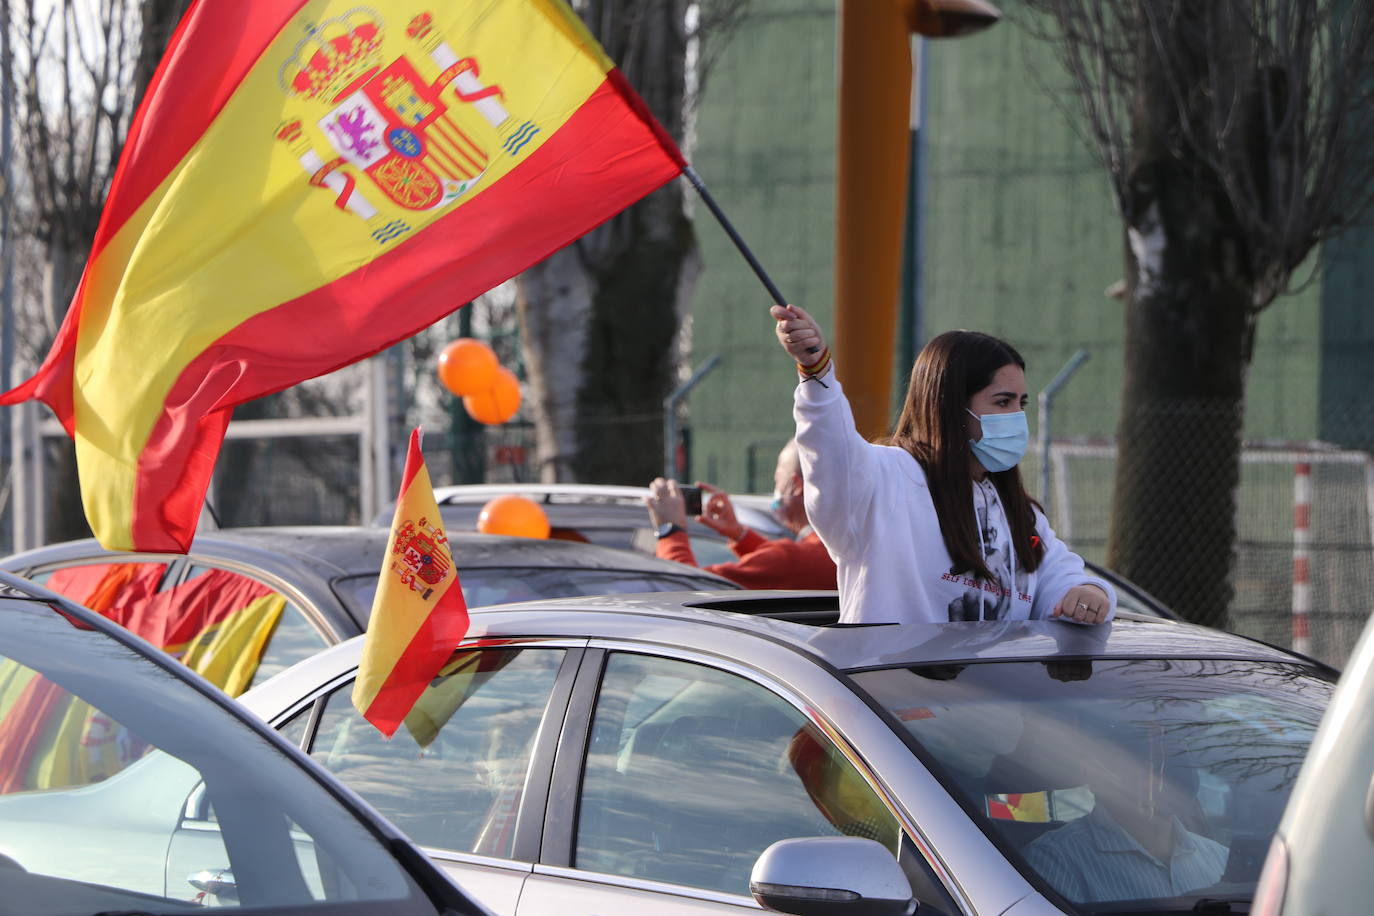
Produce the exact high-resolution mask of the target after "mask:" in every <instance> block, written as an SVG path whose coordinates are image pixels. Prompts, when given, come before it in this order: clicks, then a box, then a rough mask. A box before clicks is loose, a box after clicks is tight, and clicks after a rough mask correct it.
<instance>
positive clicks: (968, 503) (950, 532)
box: [887, 331, 1045, 588]
mask: <svg viewBox="0 0 1374 916" xmlns="http://www.w3.org/2000/svg"><path fill="white" fill-rule="evenodd" d="M1012 364H1015V365H1017V366H1020V367H1021V369H1022V370H1023V371H1024V370H1025V368H1026V361H1025V360H1024V359H1022V358H1021V354H1020V353H1018V352H1016V348H1015V347H1013V346H1012V345H1011V344H1009V343H1007V342H1006V341H1003V340H998V339H997V338H996V337H992V336H991V335H988V334H980V333H978V332H977V331H946V332H945V333H944V334H941V335H940V336H938V337H935V338H933V339H932V340H931V341H930V342H929V343H927V344H926V345H925V346H924V347H923V348H922V349H921V352H920V355H918V356H917V357H916V364H915V365H913V366H912V367H911V383H910V384H909V385H908V386H907V390H906V402H905V403H904V404H903V405H902V413H901V415H900V416H899V417H898V418H897V426H896V428H895V429H894V430H893V433H892V435H891V436H890V437H889V438H888V440H887V443H888V444H889V445H896V446H900V447H901V448H904V449H906V450H907V451H908V452H910V453H911V454H912V456H913V457H914V458H915V459H916V460H917V461H919V462H920V463H921V467H922V468H924V469H925V472H926V480H927V482H928V483H929V486H930V498H931V501H932V502H934V503H935V516H936V518H938V519H939V521H940V534H941V536H942V537H943V538H944V541H945V549H946V550H948V551H949V556H950V559H951V560H952V561H953V562H954V568H955V569H957V570H960V571H963V570H966V569H971V570H974V571H975V572H976V573H977V574H978V576H979V577H980V578H983V579H987V580H992V579H995V578H996V577H995V576H993V574H992V571H991V570H989V569H988V567H987V564H986V563H985V562H984V561H983V551H982V546H981V542H980V538H979V536H978V519H977V517H976V516H975V514H974V511H973V499H972V497H971V493H972V491H973V477H972V475H971V474H970V473H969V455H970V449H969V436H968V429H967V425H968V424H967V422H966V421H967V420H968V414H967V413H966V412H965V410H966V408H967V407H968V402H969V398H970V397H972V396H973V395H975V394H977V393H978V392H979V391H982V390H983V389H984V388H986V387H988V386H989V385H991V384H992V377H993V376H994V375H996V374H997V370H999V369H1001V368H1002V367H1003V366H1009V365H1012ZM988 478H989V479H990V480H991V481H992V482H993V485H994V486H996V487H997V493H998V495H999V496H1001V498H1002V505H1003V506H1005V507H1006V511H1007V522H1008V524H1009V525H1010V526H1011V544H1012V549H1013V550H1015V551H1016V559H1017V562H1018V563H1019V564H1020V566H1021V568H1022V569H1024V570H1026V571H1027V572H1034V571H1035V569H1036V568H1037V567H1039V565H1040V559H1041V557H1042V556H1043V555H1044V550H1045V549H1044V547H1043V545H1041V543H1040V541H1039V539H1038V538H1036V537H1035V512H1034V509H1033V507H1034V506H1035V505H1036V503H1035V501H1034V500H1032V499H1031V498H1030V495H1029V494H1028V493H1026V488H1025V487H1024V486H1023V485H1022V483H1021V471H1020V468H1019V467H1013V468H1011V469H1010V470H1007V471H997V472H991V471H990V472H988ZM1002 585H1003V587H1005V588H1010V587H1011V585H1012V583H1010V582H1004V583H1002Z"/></svg>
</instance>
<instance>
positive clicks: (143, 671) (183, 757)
mask: <svg viewBox="0 0 1374 916" xmlns="http://www.w3.org/2000/svg"><path fill="white" fill-rule="evenodd" d="M213 905H220V906H235V907H241V908H242V909H244V910H246V911H250V912H254V913H274V914H283V916H286V914H319V916H329V914H338V916H344V914H356V913H375V912H385V913H388V914H396V916H447V914H455V913H464V914H470V916H481V914H483V913H485V912H486V911H485V910H484V909H483V908H481V907H480V906H478V905H477V904H475V903H473V902H472V901H471V900H469V899H468V898H467V897H466V896H464V894H463V893H462V892H461V891H460V890H459V889H458V888H457V887H456V886H455V885H453V883H452V882H451V881H450V880H449V879H448V878H447V877H445V876H444V875H443V874H442V873H441V872H440V871H438V870H437V869H435V868H434V866H433V865H432V864H431V863H430V862H428V861H427V860H426V859H425V857H424V856H423V855H421V854H420V853H419V851H418V850H417V849H416V848H415V847H414V846H412V845H411V843H410V842H409V841H408V840H406V839H405V838H404V837H403V836H402V835H401V834H399V833H398V832H397V831H396V829H395V828H394V827H392V826H391V825H390V824H387V823H386V822H385V821H384V820H382V819H381V818H380V817H378V816H377V814H376V812H375V811H373V810H372V809H371V808H370V807H369V806H368V805H367V804H366V803H365V802H363V801H362V800H361V799H359V798H358V797H357V796H356V795H354V793H352V792H351V791H349V790H348V789H347V788H345V787H343V786H341V785H340V784H338V783H337V782H336V781H335V780H333V779H332V778H331V777H330V776H329V775H328V774H327V773H325V772H324V771H323V770H322V769H321V768H320V767H319V766H318V765H316V764H315V763H314V762H312V761H311V760H309V759H308V758H306V757H305V756H303V755H302V754H301V753H300V752H299V751H298V750H297V749H296V748H294V747H292V746H290V745H289V744H287V743H286V742H284V741H283V740H282V739H281V738H280V737H279V736H277V735H275V734H273V733H272V731H271V730H269V729H267V728H266V727H265V726H264V725H263V723H262V722H260V721H258V720H256V719H254V718H253V717H252V716H250V715H248V714H247V713H245V712H244V711H243V709H242V708H240V707H239V706H237V705H236V704H234V703H233V702H232V701H230V700H229V699H227V698H226V697H225V696H224V694H223V693H221V692H220V691H218V690H216V689H215V688H214V687H212V686H210V684H209V683H207V682H206V681H205V680H203V679H202V678H200V677H198V676H196V675H194V674H192V673H191V672H190V671H188V670H186V669H185V668H184V667H182V666H181V665H179V664H177V663H176V662H174V661H173V660H172V659H171V658H169V657H168V656H166V655H164V654H162V653H161V652H159V651H157V650H156V649H154V648H153V647H152V646H150V645H149V644H148V643H146V642H144V641H143V640H141V639H139V638H138V637H136V636H133V635H132V634H130V633H129V632H127V631H126V630H124V629H122V628H120V627H118V626H116V625H115V624H113V623H111V622H109V621H108V620H106V619H105V618H103V617H101V616H100V615H98V614H96V613H94V612H92V611H90V610H87V609H86V608H84V607H81V606H79V605H77V604H75V603H73V602H70V601H66V600H64V599H62V598H60V597H59V596H57V595H56V594H55V593H53V592H49V591H47V590H45V589H41V588H38V587H36V586H34V585H33V584H32V583H28V582H26V581H24V580H22V579H19V578H17V577H15V576H11V575H8V574H5V573H0V913H4V914H6V916H10V914H23V916H75V914H91V913H102V914H117V913H118V914H127V916H135V914H156V913H186V912H190V911H193V910H194V911H199V910H200V908H201V907H203V906H213Z"/></svg>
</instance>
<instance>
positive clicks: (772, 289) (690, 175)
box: [682, 164, 787, 305]
mask: <svg viewBox="0 0 1374 916" xmlns="http://www.w3.org/2000/svg"><path fill="white" fill-rule="evenodd" d="M682 174H683V175H685V176H687V180H688V181H690V182H691V183H692V187H694V188H696V189H697V193H698V194H700V195H701V199H702V200H703V201H705V202H706V206H707V207H709V208H710V210H711V213H712V214H714V215H715V217H716V219H717V220H718V221H719V222H720V225H721V228H722V229H724V230H725V234H726V235H728V236H730V241H732V242H734V243H735V247H736V248H738V249H739V253H740V254H742V255H744V260H746V261H748V262H749V266H750V267H752V268H754V273H755V274H756V275H757V276H758V278H759V279H760V280H761V281H763V285H764V287H765V288H766V289H767V290H768V295H770V296H772V297H773V302H775V303H776V304H778V305H787V300H786V299H784V298H783V297H782V293H781V292H780V291H779V290H778V287H777V286H776V285H775V284H774V283H773V279H772V278H771V277H769V276H768V271H766V270H764V269H763V265H762V264H760V263H759V259H758V258H756V257H754V252H752V251H750V250H749V246H748V245H746V244H745V243H744V239H742V238H740V234H739V233H738V232H736V231H735V226H734V224H733V223H731V222H730V217H728V216H726V215H725V211H724V210H722V209H721V208H720V204H718V203H716V199H715V198H714V197H712V196H711V192H710V191H708V190H706V185H705V183H703V182H702V180H701V176H700V175H698V174H697V171H696V169H694V168H692V167H691V166H690V165H685V164H684V165H683V167H682Z"/></svg>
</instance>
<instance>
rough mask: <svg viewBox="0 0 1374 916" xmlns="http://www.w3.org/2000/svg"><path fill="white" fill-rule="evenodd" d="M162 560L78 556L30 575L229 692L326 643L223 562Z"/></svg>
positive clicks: (294, 610) (284, 603)
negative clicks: (181, 564) (183, 567)
mask: <svg viewBox="0 0 1374 916" xmlns="http://www.w3.org/2000/svg"><path fill="white" fill-rule="evenodd" d="M167 569H168V566H167V564H166V563H165V562H142V561H131V562H123V563H107V562H101V563H77V564H74V565H71V566H66V567H62V568H58V569H53V570H43V571H40V572H39V573H38V574H36V575H35V576H34V577H33V578H34V581H36V582H39V583H40V584H44V585H46V586H47V587H48V588H51V589H52V590H53V591H55V592H58V593H60V594H63V595H66V596H67V597H69V598H72V599H73V600H75V601H79V602H81V603H82V604H84V605H86V606H87V607H89V608H91V610H94V611H98V612H99V613H101V614H103V615H104V616H105V617H107V618H109V619H110V620H113V621H114V622H116V623H118V624H120V625H121V626H123V627H126V628H127V629H129V630H132V631H133V632H135V633H137V634H138V635H139V636H142V637H143V638H144V639H146V640H148V641H149V642H151V643H152V644H153V645H155V646H157V647H158V648H160V649H162V650H163V651H164V652H167V653H168V654H169V655H171V656H172V657H174V658H176V659H178V660H180V661H181V662H182V663H183V664H185V665H186V666H187V667H189V668H191V669H192V670H193V671H195V672H197V673H199V674H200V675H202V676H203V677H205V678H206V679H207V680H209V681H210V682H211V683H213V684H214V685H215V686H217V687H219V688H221V689H222V690H224V692H225V693H228V694H229V695H230V696H238V695H239V694H241V693H243V692H244V691H245V690H247V689H248V688H249V687H251V686H252V685H254V684H257V683H261V682H262V681H264V680H266V679H267V678H269V677H271V676H272V675H273V674H276V673H277V672H278V671H282V670H284V669H286V668H287V667H289V666H290V665H293V664H295V663H296V662H298V661H300V660H301V659H303V658H307V657H309V656H311V655H313V654H315V653H316V652H318V651H319V650H321V649H323V648H326V647H327V646H328V645H330V640H329V639H328V638H327V637H326V636H325V635H324V634H323V633H321V632H320V631H319V630H318V629H316V628H315V627H314V626H313V625H312V624H311V623H310V622H309V620H308V619H307V618H306V616H305V614H304V612H303V611H301V609H300V608H299V607H297V606H296V605H295V604H294V603H293V602H290V601H288V600H287V599H286V597H285V596H284V595H282V594H280V593H279V592H276V591H274V590H273V589H271V588H270V587H268V586H267V585H264V584H263V583H261V582H258V581H257V580H255V579H252V578H250V577H248V576H245V575H241V574H240V573H237V572H233V571H231V570H227V569H215V568H212V567H208V566H203V565H196V566H192V567H191V569H190V570H189V571H188V574H187V577H186V578H185V580H184V581H181V582H172V581H170V578H175V576H173V577H168V575H167Z"/></svg>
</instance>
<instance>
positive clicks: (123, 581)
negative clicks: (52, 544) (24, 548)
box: [29, 561, 167, 623]
mask: <svg viewBox="0 0 1374 916" xmlns="http://www.w3.org/2000/svg"><path fill="white" fill-rule="evenodd" d="M166 575H167V564H166V563H163V562H154V561H131V562H127V563H107V562H90V561H78V562H75V563H73V564H71V565H69V566H62V567H57V568H51V569H42V570H36V571H34V572H33V573H31V574H30V575H29V578H30V579H31V580H32V581H34V582H37V583H38V584H39V585H43V586H46V587H47V588H50V589H52V590H53V591H55V592H57V593H58V594H59V595H66V596H67V597H68V598H70V599H72V600H73V601H76V602H79V603H81V604H84V605H85V606H86V607H88V608H90V609H91V610H93V611H96V612H98V613H100V614H104V615H105V616H106V617H109V618H111V619H112V620H115V621H116V622H119V623H123V622H124V620H123V619H121V618H126V619H127V617H128V612H126V611H123V610H118V609H120V608H124V607H126V606H130V605H136V604H137V603H138V602H141V601H146V600H147V599H148V597H149V596H151V595H152V594H153V593H155V592H156V591H157V590H158V588H159V587H160V586H161V584H162V580H163V578H164V577H165V576H166Z"/></svg>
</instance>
